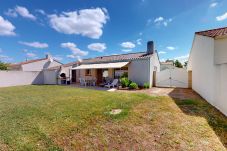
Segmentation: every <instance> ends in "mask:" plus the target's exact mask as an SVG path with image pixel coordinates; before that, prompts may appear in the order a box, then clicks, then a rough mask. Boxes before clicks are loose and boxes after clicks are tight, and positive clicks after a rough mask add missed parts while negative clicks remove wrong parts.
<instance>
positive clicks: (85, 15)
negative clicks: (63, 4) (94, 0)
mask: <svg viewBox="0 0 227 151" xmlns="http://www.w3.org/2000/svg"><path fill="white" fill-rule="evenodd" d="M108 18H109V16H108V12H107V10H106V9H105V8H92V9H82V10H79V11H72V12H63V13H62V14H60V15H56V14H52V15H49V20H50V25H51V27H52V28H53V29H55V30H56V31H58V32H60V33H64V34H76V35H82V36H86V37H89V38H93V39H99V38H100V36H102V34H103V30H102V29H103V26H104V24H106V22H107V20H108Z"/></svg>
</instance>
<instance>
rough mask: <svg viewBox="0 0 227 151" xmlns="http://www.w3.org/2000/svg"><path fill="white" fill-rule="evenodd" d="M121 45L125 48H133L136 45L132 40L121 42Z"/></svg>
mask: <svg viewBox="0 0 227 151" xmlns="http://www.w3.org/2000/svg"><path fill="white" fill-rule="evenodd" d="M121 47H123V48H126V49H132V48H135V47H136V45H135V44H134V43H132V42H129V41H127V42H123V43H121Z"/></svg>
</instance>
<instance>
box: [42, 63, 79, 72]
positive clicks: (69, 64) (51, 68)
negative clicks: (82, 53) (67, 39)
mask: <svg viewBox="0 0 227 151" xmlns="http://www.w3.org/2000/svg"><path fill="white" fill-rule="evenodd" d="M78 63H80V62H79V61H74V62H69V63H67V64H63V65H60V66H55V67H50V68H48V69H46V70H56V69H60V67H70V66H73V65H75V64H78Z"/></svg>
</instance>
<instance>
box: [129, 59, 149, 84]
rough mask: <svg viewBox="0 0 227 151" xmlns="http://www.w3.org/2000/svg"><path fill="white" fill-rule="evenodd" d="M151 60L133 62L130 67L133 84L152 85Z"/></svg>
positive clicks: (130, 77)
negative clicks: (146, 83)
mask: <svg viewBox="0 0 227 151" xmlns="http://www.w3.org/2000/svg"><path fill="white" fill-rule="evenodd" d="M149 68H150V59H149V58H148V59H144V60H142V59H140V60H133V61H131V63H130V64H129V65H128V76H129V79H130V80H132V81H133V82H136V83H137V84H138V85H143V84H144V83H145V82H148V83H150V82H151V81H150V71H149Z"/></svg>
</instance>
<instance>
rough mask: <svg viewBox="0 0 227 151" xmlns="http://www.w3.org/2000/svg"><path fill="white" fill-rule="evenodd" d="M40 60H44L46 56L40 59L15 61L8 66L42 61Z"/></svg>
mask: <svg viewBox="0 0 227 151" xmlns="http://www.w3.org/2000/svg"><path fill="white" fill-rule="evenodd" d="M42 60H46V58H42V59H34V60H28V61H24V62H19V63H15V64H10V65H9V66H10V67H13V68H14V67H20V66H22V65H25V64H29V63H33V62H38V61H42Z"/></svg>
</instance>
